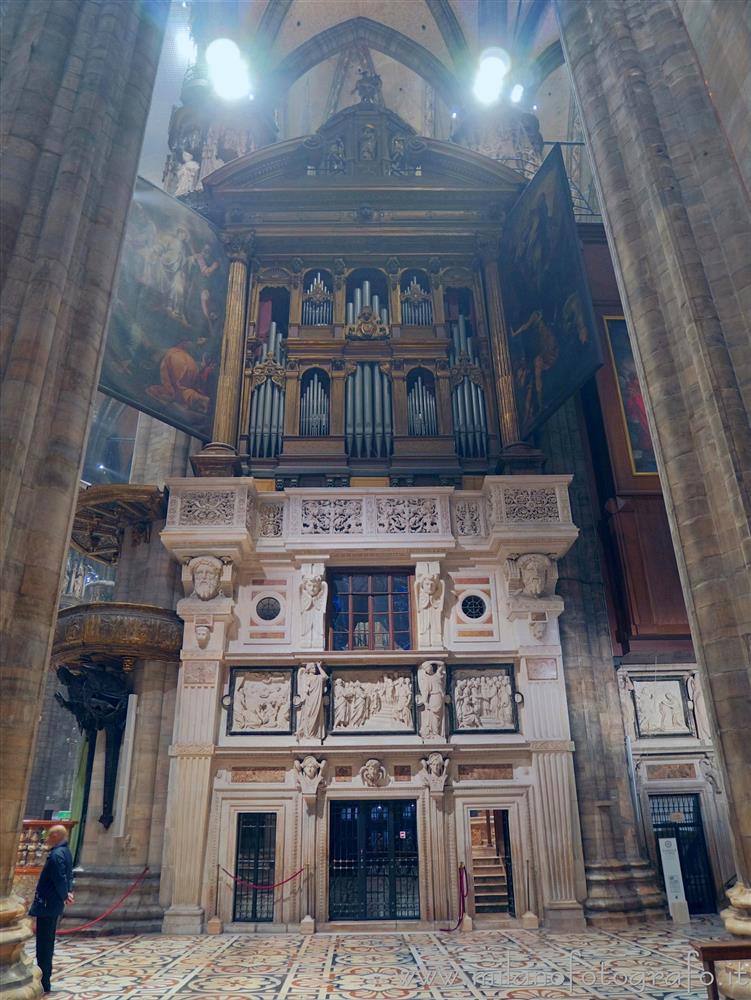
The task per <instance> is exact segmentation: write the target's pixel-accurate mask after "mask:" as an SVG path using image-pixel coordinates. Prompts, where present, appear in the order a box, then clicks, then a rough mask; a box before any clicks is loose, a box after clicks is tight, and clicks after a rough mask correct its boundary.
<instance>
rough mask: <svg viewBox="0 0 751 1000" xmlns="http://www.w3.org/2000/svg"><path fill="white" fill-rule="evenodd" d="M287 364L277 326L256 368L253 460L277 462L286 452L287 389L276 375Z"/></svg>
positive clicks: (252, 409)
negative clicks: (274, 376)
mask: <svg viewBox="0 0 751 1000" xmlns="http://www.w3.org/2000/svg"><path fill="white" fill-rule="evenodd" d="M284 362H285V357H284V346H283V341H282V334H281V331H280V330H277V326H276V323H275V322H272V324H271V326H270V328H269V339H268V343H267V344H264V345H263V347H262V350H261V359H260V361H258V362H257V363H256V365H255V368H254V371H256V370H257V378H258V381H257V382H256V386H255V388H254V390H253V395H252V397H251V401H250V435H249V445H248V447H249V451H250V455H251V457H252V458H274V457H275V456H276V455H278V454H279V453H280V452H281V450H282V441H283V428H284V388H283V386H280V385H277V383H276V382H274V380H273V378H272V374H273V373H275V371H278V368H279V367H283V366H284Z"/></svg>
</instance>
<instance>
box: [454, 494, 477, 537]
mask: <svg viewBox="0 0 751 1000" xmlns="http://www.w3.org/2000/svg"><path fill="white" fill-rule="evenodd" d="M454 527H455V530H456V534H457V535H459V536H463V537H476V536H477V535H481V534H482V521H481V517H480V504H479V502H478V501H477V500H459V501H457V502H456V504H455V505H454Z"/></svg>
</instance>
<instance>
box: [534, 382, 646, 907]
mask: <svg viewBox="0 0 751 1000" xmlns="http://www.w3.org/2000/svg"><path fill="white" fill-rule="evenodd" d="M542 437H543V441H542V447H543V450H544V451H545V453H546V454H547V455H550V456H551V459H550V461H549V462H548V463H547V464H546V467H545V471H546V472H563V471H564V470H565V471H566V472H569V473H571V472H573V473H574V479H573V482H572V483H571V487H570V496H571V513H572V516H573V520H574V523H575V524H577V525H578V526H579V528H580V531H581V535H580V537H579V539H578V541H577V542H576V543H575V544H574V546H573V547H572V548H571V549H570V551H569V552H568V554H567V555H566V556H565V557H564V558H563V559H562V560H561V561H560V563H559V564H558V572H559V576H558V593H559V594H560V596H561V597H562V598H563V604H564V608H565V610H564V612H563V614H562V615H561V616H560V618H559V619H558V627H559V629H560V640H561V648H562V651H563V673H564V677H565V680H566V698H567V701H568V712H569V721H570V725H571V736H572V738H573V740H574V745H575V747H576V751H575V753H574V772H575V776H576V789H577V796H578V803H579V819H580V822H581V832H582V847H583V850H584V871H585V875H586V880H587V898H586V900H585V901H584V913H585V916H586V917H587V918H588V919H589V920H590V921H591V922H593V923H608V922H622V921H623V919H624V918H625V919H629V920H631V919H633V920H639V919H645V918H648V917H655V916H661V915H662V914H663V913H664V899H663V896H662V893H661V892H660V890H659V889H658V887H657V878H656V874H655V872H654V870H653V869H652V866H651V864H650V862H649V860H648V858H647V856H646V854H645V853H643V852H642V847H641V842H640V838H639V837H638V835H637V830H636V817H635V815H634V807H633V799H632V797H631V789H630V788H629V778H628V767H627V764H626V753H625V732H624V728H623V717H622V715H621V708H620V701H619V695H618V684H617V679H616V673H615V668H614V665H613V650H612V647H611V644H610V625H609V622H608V615H607V609H606V605H605V588H604V584H603V580H602V572H601V569H600V557H599V550H598V543H597V529H596V524H595V517H594V511H593V509H592V503H591V500H590V496H589V487H588V478H587V477H588V465H587V458H586V455H585V451H584V444H583V442H582V439H581V432H580V429H579V423H578V414H577V409H576V404H575V402H574V400H569V402H568V403H566V404H565V405H564V406H563V407H562V408H561V409H560V410H559V411H558V412H557V413H555V414H554V415H553V416H552V417H551V418H550V420H549V421H548V423H547V424H546V425H545V428H544V431H543V435H542Z"/></svg>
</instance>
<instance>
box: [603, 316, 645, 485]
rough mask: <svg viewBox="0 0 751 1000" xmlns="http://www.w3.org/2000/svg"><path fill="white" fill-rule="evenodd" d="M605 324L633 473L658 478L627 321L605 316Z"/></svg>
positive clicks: (621, 317) (618, 317) (620, 317)
mask: <svg viewBox="0 0 751 1000" xmlns="http://www.w3.org/2000/svg"><path fill="white" fill-rule="evenodd" d="M603 322H604V323H605V330H606V332H607V336H608V344H609V346H610V354H611V357H612V360H613V369H614V371H615V376H616V381H617V385H618V397H619V401H620V404H621V415H622V418H623V425H624V430H625V434H626V440H627V442H628V453H629V459H630V464H631V472H632V473H633V475H635V476H648V475H655V474H656V473H657V458H656V457H655V450H654V445H653V444H652V435H651V434H650V431H649V421H648V420H647V408H646V406H645V405H644V397H643V396H642V394H641V387H640V385H639V378H638V376H637V374H636V363H635V362H634V355H633V353H632V351H631V343H630V341H629V339H628V328H627V326H626V320H625V318H624V317H623V316H605V317H604V318H603Z"/></svg>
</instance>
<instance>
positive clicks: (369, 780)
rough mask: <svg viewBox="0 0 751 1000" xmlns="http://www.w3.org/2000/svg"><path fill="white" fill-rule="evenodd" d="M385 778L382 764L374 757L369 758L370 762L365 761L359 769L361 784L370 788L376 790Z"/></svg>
mask: <svg viewBox="0 0 751 1000" xmlns="http://www.w3.org/2000/svg"><path fill="white" fill-rule="evenodd" d="M385 776H386V771H385V768H384V766H383V764H381V762H380V760H377V759H376V758H375V757H371V758H370V760H367V761H365V763H364V764H363V766H362V767H361V768H360V777H361V778H362V781H363V784H364V785H368V786H370V787H371V788H377V787H378V785H380V784H381V782H382V781H383V779H384V777H385Z"/></svg>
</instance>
